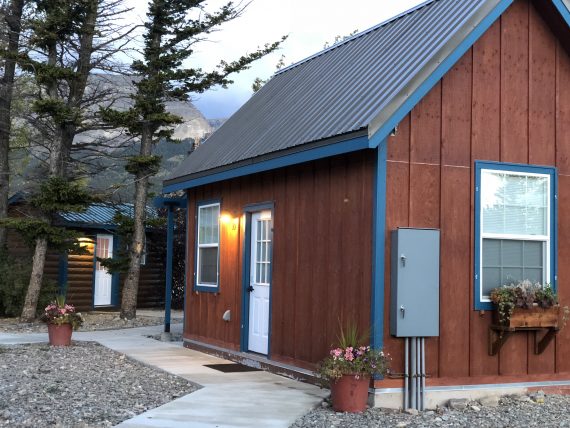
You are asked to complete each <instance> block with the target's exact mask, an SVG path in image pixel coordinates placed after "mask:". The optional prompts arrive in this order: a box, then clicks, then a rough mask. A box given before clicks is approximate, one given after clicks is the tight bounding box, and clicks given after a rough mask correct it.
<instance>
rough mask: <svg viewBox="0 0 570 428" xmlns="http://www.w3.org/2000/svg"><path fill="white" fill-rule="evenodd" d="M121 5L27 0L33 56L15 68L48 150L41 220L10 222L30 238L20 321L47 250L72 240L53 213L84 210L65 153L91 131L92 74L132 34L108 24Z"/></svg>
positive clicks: (27, 312) (32, 306) (32, 300)
mask: <svg viewBox="0 0 570 428" xmlns="http://www.w3.org/2000/svg"><path fill="white" fill-rule="evenodd" d="M120 4H121V0H73V1H70V0H33V5H34V13H33V19H32V24H31V27H32V28H31V30H32V34H31V38H30V41H29V44H30V46H31V47H32V52H33V53H31V54H29V55H20V58H19V60H18V62H19V65H20V67H22V69H23V70H24V71H25V72H27V73H29V74H30V75H31V76H32V77H33V81H34V83H35V85H36V86H37V88H38V89H37V92H36V94H35V99H34V101H33V103H32V109H33V112H34V117H33V119H34V121H35V124H34V126H36V127H37V128H40V129H43V130H45V131H46V132H45V134H44V138H43V141H42V142H41V146H42V147H44V148H45V149H46V150H45V151H46V152H47V159H45V161H46V162H45V163H46V171H45V173H44V175H43V176H42V182H41V183H40V184H41V186H39V187H40V189H39V194H38V195H37V196H36V197H35V198H34V202H35V206H36V208H38V210H39V212H40V216H39V218H37V219H33V220H32V221H30V220H28V221H27V222H22V221H21V222H20V223H18V221H10V222H9V225H10V226H11V227H15V228H16V229H18V230H19V231H20V232H22V233H23V234H24V236H27V238H28V240H29V239H31V237H32V236H35V248H34V255H33V262H32V275H31V277H30V284H29V287H28V290H27V294H26V299H25V303H24V308H23V310H22V316H21V317H22V319H23V320H25V321H28V320H31V319H33V318H34V317H35V313H36V307H37V301H38V296H39V292H40V288H41V284H42V279H43V270H44V265H45V257H46V253H47V249H48V244H51V245H52V246H55V247H58V248H61V247H62V246H64V247H65V246H66V245H63V244H70V240H72V238H73V237H72V236H71V235H70V234H69V233H68V232H67V231H64V230H62V229H61V228H57V227H54V226H53V224H52V217H53V214H54V213H55V212H57V211H65V210H69V209H70V208H73V210H81V209H85V208H86V207H87V205H88V204H89V203H90V202H91V201H92V198H91V195H90V193H89V192H86V191H85V189H84V188H83V187H82V186H80V185H79V184H78V182H77V180H76V179H77V177H76V175H75V166H74V164H73V160H72V158H71V152H72V148H73V143H74V140H75V137H76V136H77V135H78V134H79V133H81V132H83V131H85V130H86V129H90V128H92V123H91V121H92V117H90V115H89V108H90V102H89V101H92V100H93V99H97V96H96V94H95V95H94V94H93V91H87V86H88V79H89V77H90V75H91V74H92V73H93V71H94V70H108V68H107V66H108V61H109V58H112V57H113V55H114V54H116V53H117V52H118V51H119V50H120V48H119V47H118V46H116V43H119V45H120V43H121V42H120V40H121V38H123V37H125V36H127V35H128V34H129V33H130V32H131V31H132V30H131V29H129V28H125V27H121V26H120V25H118V26H114V25H112V22H113V21H118V20H120V18H121V15H122V14H124V13H125V12H126V10H125V9H121V8H120ZM120 29H122V31H121V30H120ZM91 108H92V107H91ZM34 231H35V232H34ZM34 233H35V235H34Z"/></svg>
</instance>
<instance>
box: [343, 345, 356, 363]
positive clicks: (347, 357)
mask: <svg viewBox="0 0 570 428" xmlns="http://www.w3.org/2000/svg"><path fill="white" fill-rule="evenodd" d="M344 359H345V360H348V361H352V360H354V355H353V353H352V346H349V347H348V348H346V350H345V351H344Z"/></svg>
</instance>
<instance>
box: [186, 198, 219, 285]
mask: <svg viewBox="0 0 570 428" xmlns="http://www.w3.org/2000/svg"><path fill="white" fill-rule="evenodd" d="M212 204H219V205H220V214H221V213H222V200H221V199H207V200H203V201H198V202H196V216H195V221H194V280H193V281H192V282H193V289H194V291H201V292H205V293H218V292H219V291H220V229H219V227H218V271H217V279H216V281H217V284H216V286H215V287H208V286H203V285H198V213H199V212H200V207H202V206H204V205H212Z"/></svg>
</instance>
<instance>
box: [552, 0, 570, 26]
mask: <svg viewBox="0 0 570 428" xmlns="http://www.w3.org/2000/svg"><path fill="white" fill-rule="evenodd" d="M552 3H553V4H554V6H555V7H556V9H558V12H560V15H562V18H564V21H566V24H568V26H569V27H570V10H568V8H567V7H566V5H565V4H564V3H562V1H561V0H552Z"/></svg>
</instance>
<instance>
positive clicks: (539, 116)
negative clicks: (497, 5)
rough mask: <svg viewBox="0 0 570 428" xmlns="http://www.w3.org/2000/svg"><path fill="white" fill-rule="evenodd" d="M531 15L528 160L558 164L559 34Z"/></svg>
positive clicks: (534, 162) (539, 163) (541, 163)
mask: <svg viewBox="0 0 570 428" xmlns="http://www.w3.org/2000/svg"><path fill="white" fill-rule="evenodd" d="M532 12H533V13H530V15H529V16H530V19H529V43H530V70H529V100H530V102H529V106H530V108H529V163H531V164H535V165H554V164H555V156H556V154H555V144H553V142H554V141H555V138H556V112H555V109H556V37H555V36H554V34H552V32H551V30H550V28H549V27H548V26H547V24H546V23H545V22H544V21H543V20H542V18H541V17H540V16H539V15H538V14H537V13H536V11H534V10H532Z"/></svg>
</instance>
